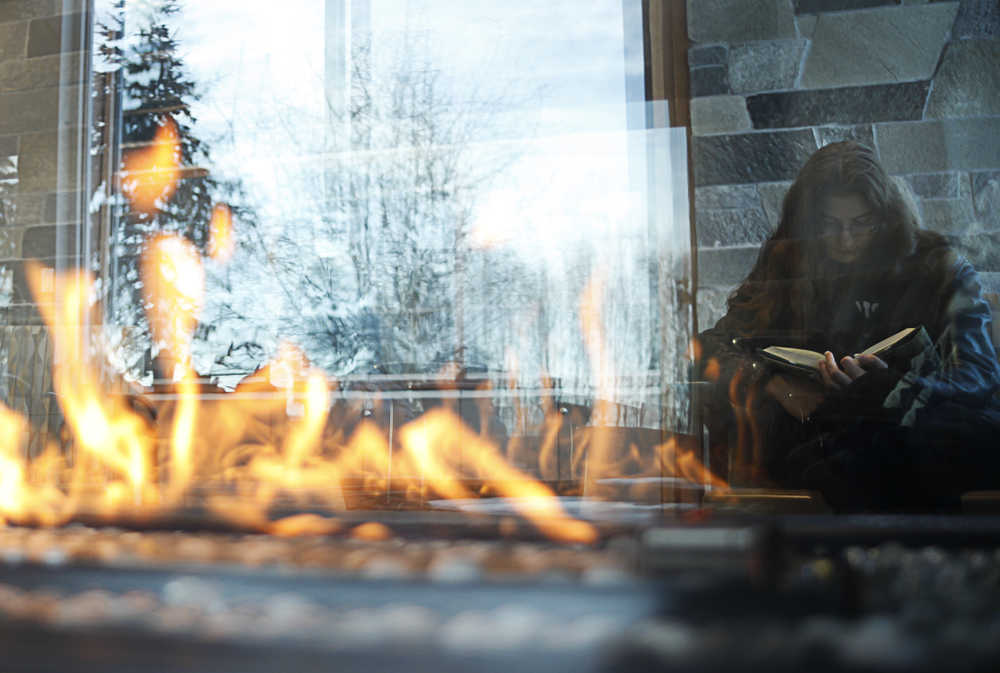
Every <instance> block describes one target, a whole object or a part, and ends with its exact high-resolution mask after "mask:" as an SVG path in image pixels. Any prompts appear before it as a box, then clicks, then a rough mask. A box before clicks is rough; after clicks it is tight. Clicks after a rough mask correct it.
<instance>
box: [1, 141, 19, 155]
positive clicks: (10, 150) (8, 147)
mask: <svg viewBox="0 0 1000 673" xmlns="http://www.w3.org/2000/svg"><path fill="white" fill-rule="evenodd" d="M16 156H17V136H0V157H16Z"/></svg>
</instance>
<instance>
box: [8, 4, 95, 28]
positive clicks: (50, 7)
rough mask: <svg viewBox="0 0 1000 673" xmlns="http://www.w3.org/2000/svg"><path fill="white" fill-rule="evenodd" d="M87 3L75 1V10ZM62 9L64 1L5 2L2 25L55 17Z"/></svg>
mask: <svg viewBox="0 0 1000 673" xmlns="http://www.w3.org/2000/svg"><path fill="white" fill-rule="evenodd" d="M85 1H86V0H75V3H74V4H75V5H76V7H75V9H82V8H83V3H84V2H85ZM62 7H63V2H62V0H3V1H2V2H0V23H5V22H8V21H28V20H30V19H37V18H40V17H43V16H54V15H56V14H59V13H60V12H61V11H62Z"/></svg>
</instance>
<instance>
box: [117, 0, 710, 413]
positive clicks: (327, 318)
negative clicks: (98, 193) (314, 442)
mask: <svg viewBox="0 0 1000 673" xmlns="http://www.w3.org/2000/svg"><path fill="white" fill-rule="evenodd" d="M536 5H537V3H529V2H523V3H520V4H517V3H515V4H514V5H510V4H509V3H505V4H504V5H503V6H497V5H496V4H495V3H485V2H484V3H465V4H463V5H462V6H461V7H455V6H453V4H452V3H443V2H380V1H377V0H376V1H372V2H367V1H365V2H360V1H355V2H347V3H344V2H332V1H331V2H327V3H326V4H325V6H324V5H323V3H316V2H303V3H292V5H284V6H283V7H282V11H280V12H275V11H274V5H273V3H270V2H258V3H254V2H238V3H237V2H231V3H226V2H213V3H191V4H188V5H185V6H184V7H183V10H180V11H176V12H170V13H166V14H164V13H163V12H162V11H159V12H158V8H162V3H156V2H130V3H128V4H127V5H126V11H125V14H124V27H123V28H124V30H123V32H124V39H123V40H121V41H120V44H121V46H122V47H123V49H124V56H123V57H122V58H123V59H124V63H125V69H124V71H123V78H122V88H123V91H124V92H125V95H124V101H123V108H124V110H125V112H124V115H123V134H124V137H123V148H124V149H125V154H126V157H127V156H128V152H129V150H131V149H135V148H141V147H144V145H143V143H146V144H148V143H149V142H151V140H153V138H154V137H155V134H156V132H157V130H158V129H160V128H161V125H162V124H163V120H164V119H165V118H166V116H169V117H170V119H172V120H173V122H174V123H176V124H177V126H178V131H179V136H180V143H181V146H182V148H183V150H182V151H183V154H184V163H185V165H184V166H182V167H181V174H180V179H179V181H178V182H177V187H176V191H175V192H174V193H173V194H172V195H171V196H170V198H169V201H168V202H167V203H166V204H165V205H164V207H162V208H160V207H157V208H153V209H150V210H148V211H143V210H142V209H141V208H140V209H137V208H136V207H135V206H136V202H135V199H134V194H133V193H131V192H130V191H129V190H130V188H129V186H128V184H127V181H126V186H125V188H124V192H125V196H126V199H124V200H123V202H122V203H123V208H122V209H121V212H120V214H119V221H118V225H117V230H116V231H117V236H116V239H115V242H116V250H115V255H114V258H115V266H113V268H112V269H111V271H110V278H109V281H110V284H111V285H112V286H113V287H115V288H116V289H115V291H114V298H115V301H114V303H113V305H112V316H113V317H114V319H116V320H119V321H121V322H128V321H136V320H138V319H139V318H140V315H141V311H140V310H139V302H138V301H137V299H138V283H137V280H138V276H137V275H136V271H137V267H138V266H139V251H140V249H141V246H142V244H143V241H145V240H146V239H147V237H148V236H149V235H150V234H151V233H152V232H153V231H163V230H174V231H179V232H182V233H183V234H184V235H186V236H187V237H188V238H189V239H190V240H192V241H193V242H194V243H195V244H196V245H198V246H200V247H201V248H203V249H205V250H208V248H209V247H210V241H209V234H210V227H209V226H208V224H209V222H210V221H211V220H212V216H213V212H215V211H214V209H215V208H216V207H217V206H218V205H219V204H226V205H227V206H228V208H229V212H230V213H231V215H232V226H233V232H234V237H235V240H236V246H235V249H234V252H233V256H232V258H231V259H228V260H223V261H211V260H208V261H207V262H206V266H205V272H206V282H207V293H206V298H205V302H204V307H203V309H202V311H201V313H200V324H199V329H198V331H197V333H196V339H195V343H194V352H193V357H194V362H195V366H196V369H197V371H198V372H199V373H201V374H202V375H203V376H205V377H207V378H211V379H213V380H215V381H218V382H219V383H220V384H221V385H223V386H225V387H227V388H229V387H232V386H233V385H235V384H236V383H238V382H239V381H240V380H241V379H242V378H243V377H245V376H247V375H249V374H251V373H252V372H253V371H254V370H255V369H257V368H258V367H260V366H262V365H264V364H266V362H267V361H268V360H269V359H270V358H271V357H273V356H274V354H275V353H276V352H277V351H278V347H279V344H281V343H282V342H283V341H290V342H293V343H295V344H297V345H298V346H300V347H301V348H302V349H303V351H304V354H305V357H306V358H308V360H309V361H311V362H312V363H314V364H316V365H318V366H321V367H322V368H323V369H324V370H325V371H326V372H327V373H328V374H329V375H330V376H331V377H337V378H339V379H342V380H344V381H350V380H359V379H364V380H376V379H377V378H378V377H379V376H399V375H406V376H413V375H424V376H429V375H437V374H438V373H439V372H442V371H444V370H446V369H447V370H448V371H451V370H456V371H463V372H465V374H466V375H471V374H475V375H477V376H480V377H481V378H484V379H493V380H494V381H495V382H497V383H500V382H501V380H502V383H501V385H505V386H514V387H515V388H517V389H529V388H539V386H541V385H542V382H543V381H544V382H546V383H545V385H547V386H550V387H555V388H557V389H559V390H560V391H561V395H562V397H561V399H562V400H563V401H565V402H570V401H575V402H578V403H580V404H585V405H587V406H590V405H592V404H593V401H594V399H595V397H601V398H602V399H604V400H606V401H608V402H612V403H614V405H615V406H614V412H613V415H614V418H611V419H608V420H609V422H611V423H613V424H620V425H631V426H638V425H645V426H646V427H652V428H660V427H662V426H663V421H664V417H663V412H664V405H666V407H665V408H666V409H667V414H668V418H669V419H670V421H669V425H671V427H674V428H677V427H681V426H683V425H684V424H685V423H686V416H685V414H686V409H687V406H686V398H687V396H686V392H684V384H685V381H686V378H687V376H686V365H685V355H684V353H685V350H686V348H687V345H688V340H689V337H690V334H689V329H690V325H689V320H688V319H687V318H686V317H685V316H686V315H687V314H688V313H689V309H688V308H687V307H686V306H685V305H683V304H682V303H680V299H679V297H681V296H682V292H681V290H683V289H684V288H685V287H686V279H687V276H688V272H689V264H688V259H689V256H688V250H689V230H688V223H687V203H686V194H687V181H686V171H685V164H686V162H685V159H684V157H685V144H684V133H683V131H677V130H674V131H671V130H670V129H664V128H660V129H655V128H647V127H648V126H650V124H649V123H647V119H650V120H651V119H652V118H653V115H652V111H651V109H650V108H648V107H647V105H646V104H645V103H644V102H643V84H642V81H643V65H642V62H641V53H642V49H641V39H642V37H641V11H640V7H639V4H638V2H636V3H625V4H624V6H623V4H622V3H620V2H602V3H592V4H591V5H590V6H587V7H580V6H579V5H578V3H569V2H557V3H546V5H545V7H543V8H539V7H537V6H536ZM234 16H239V17H240V19H239V21H240V24H241V26H243V27H244V29H241V30H239V31H229V30H219V29H218V26H222V25H226V24H227V23H229V22H231V21H232V17H234ZM154 26H160V27H161V28H159V29H158V30H159V31H160V32H159V34H157V31H156V30H152V31H151V30H150V28H151V27H154ZM553 26H559V30H557V31H553V30H552V27H553ZM143 54H145V56H143ZM167 57H169V58H167ZM143 58H145V59H146V60H145V61H143ZM661 118H662V115H661ZM130 199H131V201H130ZM129 206H130V207H129ZM665 316H669V319H665ZM148 339H149V336H148V335H144V336H143V337H142V338H140V339H138V340H137V341H136V348H138V349H142V348H144V347H145V345H146V343H147V342H148ZM156 351H157V346H155V345H154V346H153V347H152V351H151V355H155V353H156ZM372 377H375V378H374V379H373V378H372ZM663 383H666V384H667V386H666V388H664V386H663V385H662V384H663ZM345 385H346V384H345ZM674 391H678V394H674ZM668 392H669V394H667V393H668ZM665 394H667V397H666V398H664V395H665ZM665 400H666V401H665ZM501 407H503V408H502V409H501V411H500V412H499V413H500V415H501V416H502V417H504V418H505V420H506V422H507V425H515V424H516V423H517V421H516V419H514V417H513V414H514V411H513V407H512V406H510V405H509V404H506V405H504V404H501ZM609 413H612V412H609Z"/></svg>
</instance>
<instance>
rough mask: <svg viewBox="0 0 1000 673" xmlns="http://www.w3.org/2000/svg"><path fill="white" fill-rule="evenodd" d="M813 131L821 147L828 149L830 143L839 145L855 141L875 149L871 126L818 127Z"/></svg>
mask: <svg viewBox="0 0 1000 673" xmlns="http://www.w3.org/2000/svg"><path fill="white" fill-rule="evenodd" d="M813 130H814V131H815V132H816V144H817V145H818V146H819V147H826V146H827V145H829V144H830V143H839V142H841V141H844V140H853V141H854V142H858V143H861V144H862V145H864V146H865V147H871V148H874V147H875V134H874V132H873V131H872V125H871V124H859V125H857V126H817V127H816V128H815V129H813Z"/></svg>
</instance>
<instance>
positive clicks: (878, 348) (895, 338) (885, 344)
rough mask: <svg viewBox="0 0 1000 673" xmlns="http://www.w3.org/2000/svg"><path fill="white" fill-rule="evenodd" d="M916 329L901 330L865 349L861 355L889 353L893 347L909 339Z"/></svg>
mask: <svg viewBox="0 0 1000 673" xmlns="http://www.w3.org/2000/svg"><path fill="white" fill-rule="evenodd" d="M915 329H916V328H915V327H907V328H906V329H901V330H899V331H898V332H896V333H895V334H893V335H892V336H889V337H886V338H884V339H882V340H881V341H879V342H878V343H877V344H875V345H873V346H869V347H868V348H866V349H864V350H863V351H861V354H862V355H878V354H879V353H882V352H883V351H887V350H889V349H890V348H892V347H893V346H895V345H896V344H897V343H899V342H900V341H902V340H903V339H905V338H906V337H908V336H909V335H910V332H912V331H913V330H915Z"/></svg>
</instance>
